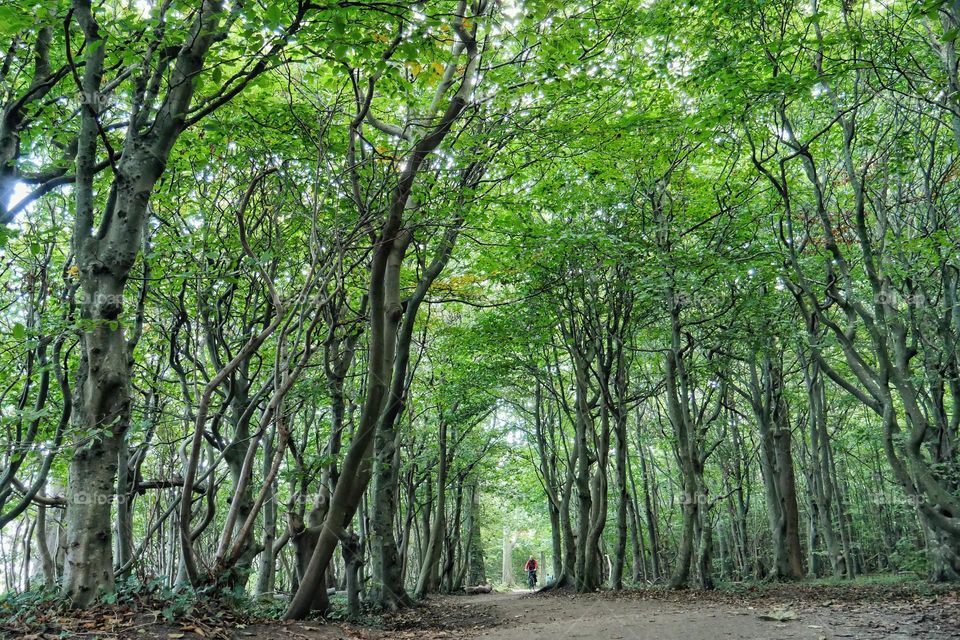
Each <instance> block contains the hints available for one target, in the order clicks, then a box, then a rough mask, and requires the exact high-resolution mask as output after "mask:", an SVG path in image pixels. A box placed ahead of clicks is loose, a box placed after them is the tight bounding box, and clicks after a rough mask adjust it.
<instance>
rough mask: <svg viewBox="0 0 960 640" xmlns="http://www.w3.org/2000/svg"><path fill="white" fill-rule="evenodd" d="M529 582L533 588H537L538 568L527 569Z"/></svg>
mask: <svg viewBox="0 0 960 640" xmlns="http://www.w3.org/2000/svg"><path fill="white" fill-rule="evenodd" d="M527 584H528V585H529V586H530V588H531V589H536V588H537V570H536V569H533V570H531V571H527Z"/></svg>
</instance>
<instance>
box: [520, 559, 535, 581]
mask: <svg viewBox="0 0 960 640" xmlns="http://www.w3.org/2000/svg"><path fill="white" fill-rule="evenodd" d="M523 570H524V571H526V572H527V583H528V584H529V585H530V588H531V589H533V588H534V587H536V586H537V560H536V558H534V557H533V556H530V559H529V560H527V563H526V564H525V565H523Z"/></svg>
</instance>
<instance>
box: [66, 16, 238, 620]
mask: <svg viewBox="0 0 960 640" xmlns="http://www.w3.org/2000/svg"><path fill="white" fill-rule="evenodd" d="M222 11H223V7H222V5H221V3H220V2H218V1H216V0H206V1H204V2H203V4H202V6H201V8H200V10H199V11H198V12H197V17H196V18H195V20H194V23H193V25H192V26H191V29H190V35H189V37H188V38H187V40H186V42H185V43H184V44H183V45H182V46H181V47H180V49H179V51H178V53H177V55H176V56H175V59H174V61H173V63H172V70H171V76H170V83H169V86H170V89H169V91H168V92H167V94H166V96H165V97H164V99H163V102H162V103H161V104H160V105H159V106H158V108H157V112H156V116H155V117H154V118H153V121H152V123H149V126H145V125H147V123H146V122H144V121H143V120H144V118H145V116H146V113H147V112H149V110H150V107H151V106H152V105H149V104H142V103H138V104H137V107H138V108H139V107H143V109H144V111H139V110H134V112H133V113H132V114H131V116H130V126H129V128H128V130H127V134H126V138H125V139H124V143H123V147H122V149H121V152H120V155H119V157H117V158H115V159H113V160H112V161H113V162H114V165H115V166H114V172H115V177H114V180H113V182H112V183H111V186H110V191H109V195H108V197H107V199H106V205H105V208H104V210H103V214H102V216H101V218H100V222H99V225H96V224H95V221H94V209H95V208H96V206H97V202H96V198H95V195H94V184H93V181H94V176H95V174H96V172H97V150H98V145H99V142H100V128H101V124H100V122H99V113H98V111H97V109H98V106H97V105H96V103H95V101H93V100H87V101H86V103H85V105H84V108H83V109H81V114H82V115H81V124H80V135H79V142H78V148H77V156H76V166H77V180H76V186H75V188H74V191H75V200H76V204H75V206H76V212H75V224H74V229H73V240H72V245H73V246H72V248H73V252H74V255H75V257H76V266H77V268H78V278H79V282H80V288H81V291H82V293H83V299H82V302H81V306H80V317H81V319H82V321H83V322H84V325H85V327H87V328H85V329H84V331H83V333H82V335H81V345H82V351H81V354H80V363H79V366H78V371H77V377H76V386H75V396H74V403H73V404H74V407H75V411H74V423H75V426H76V428H77V429H78V430H80V431H82V432H87V433H91V434H92V437H91V439H90V440H89V442H88V443H87V444H84V445H82V446H80V447H78V448H77V449H75V450H74V454H73V459H72V460H71V463H70V468H69V473H68V478H69V483H68V489H67V501H68V507H67V557H66V561H65V568H64V576H63V593H64V595H65V596H66V597H67V598H68V599H69V600H70V601H71V602H72V603H73V604H74V605H75V606H78V607H84V606H87V605H89V604H90V603H91V602H92V601H93V600H94V599H95V598H96V597H98V596H99V595H100V594H101V593H102V592H105V591H112V590H113V587H114V575H113V553H112V551H113V550H112V543H111V517H110V514H111V507H112V504H113V501H114V498H115V494H114V489H115V483H114V479H115V477H116V472H117V465H118V456H119V453H120V449H121V446H122V442H123V438H124V435H125V433H126V430H127V428H128V426H129V420H130V381H129V359H130V357H131V353H130V345H129V344H128V342H127V340H126V338H125V337H124V329H123V325H122V323H121V321H120V314H121V312H122V310H123V295H124V292H125V288H126V283H127V279H128V277H129V275H130V270H131V269H132V268H133V265H134V263H135V261H136V259H137V255H138V253H139V249H140V246H141V236H142V234H143V230H144V227H145V225H146V219H147V210H148V204H149V200H150V196H151V194H152V192H153V188H154V185H155V184H156V182H157V180H159V178H160V176H161V174H162V173H163V170H164V166H165V164H166V161H167V158H168V157H169V155H170V151H171V149H172V148H173V145H174V143H175V142H176V140H177V138H178V137H179V136H180V133H181V132H182V131H183V129H184V127H185V118H186V114H187V111H188V109H189V107H190V104H191V101H192V98H193V93H194V86H195V85H194V82H193V81H192V79H193V77H194V76H196V75H197V74H198V73H199V72H200V71H201V70H202V69H203V65H204V60H205V58H206V55H207V52H208V51H209V49H210V47H211V46H212V45H213V44H214V42H216V40H217V39H218V38H219V37H220V33H219V24H220V16H221V14H222ZM72 13H73V16H74V17H75V18H76V22H77V24H78V25H79V26H80V29H81V30H82V32H83V35H84V40H85V43H86V47H87V51H86V55H85V56H84V68H83V76H82V79H81V80H80V88H81V89H82V91H83V92H84V94H85V95H86V96H98V95H100V91H101V84H102V81H103V74H104V60H105V55H106V44H107V42H106V39H105V38H104V36H103V34H102V33H101V31H100V26H99V24H98V23H97V20H96V18H95V16H94V14H93V9H92V7H91V4H90V2H89V1H87V0H75V1H74V3H73V10H72ZM67 48H68V50H69V48H70V43H69V42H68V43H67ZM152 53H153V51H152V50H151V51H150V53H148V58H147V60H146V62H147V64H146V65H145V67H144V70H143V72H142V76H141V80H140V81H139V82H141V83H142V84H138V85H137V90H138V91H137V96H136V99H137V100H139V101H141V102H142V101H143V100H144V99H145V96H146V93H145V90H146V83H147V79H148V74H149V73H150V71H149V69H150V64H149V62H150V55H152ZM107 152H108V153H110V150H108V151H107ZM95 229H96V231H95Z"/></svg>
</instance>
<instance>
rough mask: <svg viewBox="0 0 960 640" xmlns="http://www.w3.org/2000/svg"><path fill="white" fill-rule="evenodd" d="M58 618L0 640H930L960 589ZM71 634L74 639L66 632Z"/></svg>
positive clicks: (949, 616)
mask: <svg viewBox="0 0 960 640" xmlns="http://www.w3.org/2000/svg"><path fill="white" fill-rule="evenodd" d="M88 613H89V616H88V617H87V618H85V619H76V618H73V612H69V611H57V612H50V613H48V614H45V615H43V616H40V617H39V618H37V619H34V620H33V622H32V623H31V624H30V625H29V626H20V627H19V628H18V627H17V626H16V625H13V626H10V625H6V624H3V625H0V638H7V637H11V638H12V637H20V638H25V639H29V640H48V639H54V638H58V637H74V636H73V635H72V634H79V635H80V636H82V637H85V638H86V637H95V638H100V639H102V640H108V639H109V640H119V639H120V638H137V639H139V640H169V639H171V638H178V639H180V638H182V639H184V640H194V639H196V638H203V639H205V640H211V639H214V638H216V639H221V640H226V639H228V638H236V639H241V640H242V639H246V638H251V639H252V638H256V639H258V640H294V639H295V640H385V639H388V638H389V639H391V640H393V639H398V640H414V639H416V640H439V639H441V638H443V639H453V638H457V639H460V638H463V639H465V640H571V639H575V638H584V639H592V638H598V639H604V640H834V639H840V638H851V639H854V640H907V639H912V638H923V639H924V640H955V639H960V593H958V592H957V591H956V590H953V589H950V588H940V589H937V590H933V589H930V588H924V587H923V586H922V585H921V584H919V583H918V584H916V585H913V586H911V587H909V588H904V587H901V586H882V585H881V586H876V587H862V586H854V585H842V586H823V585H812V584H806V585H804V584H794V585H778V586H772V587H763V588H750V587H747V588H745V589H743V590H741V591H729V590H728V591H712V592H674V591H666V590H663V589H649V590H642V591H623V592H603V593H596V594H588V595H574V594H570V593H557V594H529V593H501V594H490V595H481V596H463V595H461V596H440V597H433V598H430V599H428V600H427V601H426V602H425V603H423V604H422V605H420V606H417V607H414V608H411V609H405V610H403V611H400V612H398V613H395V614H392V615H388V616H384V617H383V618H379V617H376V618H370V619H368V620H367V624H368V625H373V626H361V625H355V624H354V625H351V624H337V623H335V622H331V623H327V624H325V623H323V622H322V621H319V620H317V621H305V622H291V623H284V622H265V621H248V622H246V623H243V622H241V621H242V620H243V618H242V617H238V615H237V614H236V613H230V612H228V611H218V610H211V611H206V612H205V614H203V615H200V612H196V614H195V615H194V616H193V617H191V618H189V619H186V620H183V621H178V622H176V623H165V622H163V621H162V619H161V617H160V612H159V611H154V612H153V615H148V613H147V612H144V611H140V612H135V611H126V610H123V609H122V608H121V609H114V610H104V611H100V612H88ZM64 632H65V633H64Z"/></svg>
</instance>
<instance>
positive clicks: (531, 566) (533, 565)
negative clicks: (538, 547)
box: [523, 558, 537, 571]
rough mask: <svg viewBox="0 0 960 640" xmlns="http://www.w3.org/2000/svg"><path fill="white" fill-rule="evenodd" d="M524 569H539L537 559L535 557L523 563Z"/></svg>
mask: <svg viewBox="0 0 960 640" xmlns="http://www.w3.org/2000/svg"><path fill="white" fill-rule="evenodd" d="M523 570H524V571H536V570H537V561H536V560H534V559H533V558H530V559H529V560H527V564H525V565H523Z"/></svg>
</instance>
